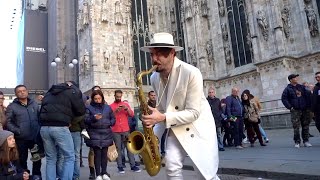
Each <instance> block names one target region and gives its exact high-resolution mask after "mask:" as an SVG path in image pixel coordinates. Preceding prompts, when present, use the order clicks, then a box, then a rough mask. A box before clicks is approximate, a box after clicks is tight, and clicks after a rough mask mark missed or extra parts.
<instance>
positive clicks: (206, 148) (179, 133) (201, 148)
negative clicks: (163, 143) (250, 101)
mask: <svg viewBox="0 0 320 180" xmlns="http://www.w3.org/2000/svg"><path fill="white" fill-rule="evenodd" d="M159 83H160V74H159V73H157V72H155V73H153V74H152V76H151V85H152V86H153V89H154V90H155V92H156V94H157V96H158V97H159V96H161V93H162V92H159V87H160V85H159ZM167 88H168V91H167V95H166V97H167V99H166V100H162V101H161V102H160V103H159V102H158V103H159V106H158V107H157V109H158V110H159V111H160V112H164V113H165V115H166V121H165V122H164V123H159V124H156V126H155V127H154V131H155V134H156V135H157V136H158V138H159V139H161V136H162V134H163V131H164V129H165V128H171V130H172V132H173V133H174V134H175V136H176V137H177V139H178V140H179V142H180V143H181V145H182V147H183V148H184V150H185V151H186V152H187V154H188V155H189V157H190V158H191V160H192V161H193V163H194V164H195V165H196V166H197V168H198V169H199V171H200V172H201V174H202V175H203V176H204V177H205V179H208V180H210V179H215V178H216V173H217V171H218V164H219V156H218V145H217V136H216V127H215V122H214V118H213V115H212V112H211V109H210V106H209V103H208V101H207V99H206V97H205V96H204V93H203V79H202V75H201V72H200V70H199V69H198V68H196V67H194V66H192V65H189V64H187V63H185V62H183V61H181V60H179V59H178V58H175V59H174V64H173V68H172V71H171V74H170V76H169V79H168V85H167ZM158 100H159V99H158ZM168 156H170V155H168Z"/></svg>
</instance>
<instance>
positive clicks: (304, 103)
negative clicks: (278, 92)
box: [281, 74, 312, 148]
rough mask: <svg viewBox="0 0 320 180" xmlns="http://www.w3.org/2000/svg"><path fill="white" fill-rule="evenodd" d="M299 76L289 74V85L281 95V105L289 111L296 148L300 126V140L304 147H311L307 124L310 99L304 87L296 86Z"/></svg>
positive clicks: (309, 118)
mask: <svg viewBox="0 0 320 180" xmlns="http://www.w3.org/2000/svg"><path fill="white" fill-rule="evenodd" d="M298 76H299V74H290V75H289V76H288V80H289V81H290V84H288V86H287V87H286V88H285V89H284V91H283V93H282V97H281V100H282V103H283V105H284V106H285V107H286V108H287V109H289V110H290V113H291V122H292V126H293V131H294V137H293V140H294V142H295V146H294V147H296V148H299V147H300V142H301V139H300V132H299V131H300V126H302V133H301V134H302V139H303V143H304V146H305V147H311V146H312V145H311V144H310V143H309V124H310V120H311V117H310V113H307V107H309V106H310V103H311V102H310V98H309V97H308V92H307V91H306V89H305V87H304V86H303V85H301V84H298Z"/></svg>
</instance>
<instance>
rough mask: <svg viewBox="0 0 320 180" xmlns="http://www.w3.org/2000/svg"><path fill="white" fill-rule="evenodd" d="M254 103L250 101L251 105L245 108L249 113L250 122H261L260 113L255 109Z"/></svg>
mask: <svg viewBox="0 0 320 180" xmlns="http://www.w3.org/2000/svg"><path fill="white" fill-rule="evenodd" d="M252 106H254V105H253V104H251V103H250V106H245V110H246V113H247V118H248V121H249V122H253V123H257V122H259V115H258V113H257V112H256V110H255V107H252Z"/></svg>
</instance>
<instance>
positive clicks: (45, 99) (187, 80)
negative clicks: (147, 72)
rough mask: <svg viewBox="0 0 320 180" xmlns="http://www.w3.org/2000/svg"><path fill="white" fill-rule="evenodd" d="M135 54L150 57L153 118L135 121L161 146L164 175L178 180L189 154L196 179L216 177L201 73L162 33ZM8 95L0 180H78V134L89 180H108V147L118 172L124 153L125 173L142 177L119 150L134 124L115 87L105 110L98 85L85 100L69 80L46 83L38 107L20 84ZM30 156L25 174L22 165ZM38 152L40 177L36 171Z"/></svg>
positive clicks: (213, 142)
mask: <svg viewBox="0 0 320 180" xmlns="http://www.w3.org/2000/svg"><path fill="white" fill-rule="evenodd" d="M141 50H142V51H146V52H150V55H151V60H152V64H153V65H156V66H157V68H156V72H154V73H153V75H152V77H151V84H152V87H153V89H154V91H151V92H149V102H148V104H149V105H150V107H149V108H150V111H151V112H152V113H151V114H149V115H142V116H141V117H140V118H141V121H142V123H143V125H144V126H145V127H146V128H153V130H154V132H155V134H156V135H157V136H158V138H159V140H160V141H161V143H160V144H161V145H160V146H161V154H162V156H161V158H162V160H163V163H165V169H166V174H167V178H168V179H183V176H182V167H183V160H184V158H185V157H186V156H187V155H188V156H189V157H190V158H191V159H192V162H193V163H194V169H195V170H196V174H197V179H214V180H215V179H219V177H218V176H217V174H216V173H217V170H218V162H219V158H218V150H217V148H216V147H217V140H216V139H215V138H213V139H212V137H215V136H216V133H215V131H212V129H215V124H214V119H213V116H212V115H210V114H211V113H210V112H211V111H210V106H209V104H208V102H207V100H206V98H205V96H204V93H203V87H202V82H203V79H202V75H201V72H200V71H199V69H197V68H195V67H194V66H192V65H189V64H187V63H185V62H183V61H181V60H179V59H178V58H177V57H176V52H177V51H181V50H183V48H182V47H180V46H175V45H174V41H173V36H172V35H171V34H169V33H156V34H154V36H153V39H152V40H151V43H150V45H149V46H145V47H143V48H142V49H141ZM179 78H183V79H182V81H179ZM182 82H183V83H182ZM14 92H15V95H16V97H17V98H16V99H15V100H14V101H13V102H12V103H11V104H10V105H9V106H8V107H7V108H4V107H3V106H2V104H1V103H3V95H2V96H1V94H0V105H1V107H0V110H1V111H0V113H1V114H0V117H1V128H2V129H3V130H0V135H1V136H0V145H1V147H0V163H1V164H0V179H7V180H11V179H23V180H28V179H32V180H40V179H42V177H46V179H47V180H56V179H60V180H74V179H75V180H76V179H79V176H80V164H81V160H80V159H81V158H80V152H81V142H82V139H83V138H82V137H81V136H82V135H83V136H84V137H86V138H85V140H84V142H85V144H86V145H87V146H88V147H90V151H89V155H88V161H89V162H88V164H89V168H90V175H89V178H90V179H96V180H108V179H110V174H109V173H108V172H107V163H108V160H107V150H108V148H109V147H110V146H111V145H113V144H115V146H116V150H117V153H118V157H117V160H116V161H117V166H118V173H125V170H124V168H126V165H125V157H124V155H125V154H126V155H127V156H128V159H129V163H130V168H131V171H133V172H137V173H139V172H141V169H140V168H139V165H140V164H139V163H138V162H136V161H135V155H133V154H132V153H131V152H130V151H128V149H127V148H126V141H127V137H128V135H129V134H130V132H132V131H134V130H136V125H137V120H136V119H135V118H134V113H133V110H132V109H131V107H130V106H129V104H128V103H127V102H126V101H123V100H122V91H121V90H116V91H115V94H114V97H115V101H114V102H113V103H111V104H110V105H109V104H107V103H106V102H105V100H104V94H103V92H102V91H101V88H100V87H99V86H94V87H93V88H92V89H91V97H87V96H85V95H84V94H83V93H82V92H81V91H80V89H79V87H78V85H77V84H76V83H75V82H73V81H67V82H65V83H61V84H55V85H52V87H51V88H50V89H49V90H48V92H47V93H46V94H45V95H44V96H41V97H39V99H40V100H41V103H40V104H38V103H36V102H35V101H34V100H33V99H30V98H29V97H28V90H27V87H26V86H25V85H18V86H16V88H15V89H14ZM199 97H201V98H199ZM208 114H209V116H208ZM84 130H86V131H84ZM195 146H197V147H199V148H197V149H195V148H194V147H195ZM126 150H127V151H126ZM29 151H30V152H31V155H32V156H31V159H30V160H32V162H33V164H32V171H31V172H30V171H29V168H28V166H27V159H28V154H29ZM125 151H126V152H125ZM202 153H205V154H207V156H206V157H204V156H202V155H201V154H202ZM44 155H45V157H46V171H45V175H43V174H42V172H41V159H42V158H43V157H44ZM142 161H143V159H142Z"/></svg>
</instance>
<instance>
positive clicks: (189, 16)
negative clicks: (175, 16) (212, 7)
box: [185, 0, 192, 20]
mask: <svg viewBox="0 0 320 180" xmlns="http://www.w3.org/2000/svg"><path fill="white" fill-rule="evenodd" d="M185 3H186V9H185V18H186V20H190V19H192V11H191V3H190V0H186V1H185Z"/></svg>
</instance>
